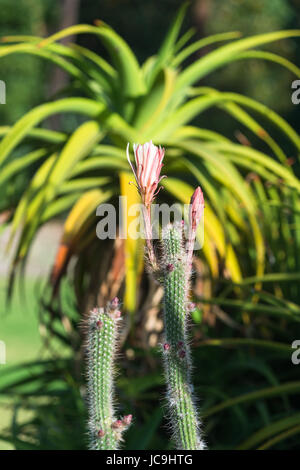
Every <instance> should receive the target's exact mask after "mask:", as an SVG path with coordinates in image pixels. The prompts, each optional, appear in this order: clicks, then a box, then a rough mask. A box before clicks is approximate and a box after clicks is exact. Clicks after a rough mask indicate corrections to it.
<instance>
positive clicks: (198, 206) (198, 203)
mask: <svg viewBox="0 0 300 470" xmlns="http://www.w3.org/2000/svg"><path fill="white" fill-rule="evenodd" d="M203 210H204V198H203V193H202V191H201V188H200V186H198V188H197V189H196V190H195V192H194V194H193V195H192V197H191V202H190V216H189V219H190V226H191V227H192V230H196V228H197V226H198V224H199V222H200V220H201V217H202V214H203Z"/></svg>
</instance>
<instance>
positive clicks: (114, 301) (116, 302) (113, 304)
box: [110, 297, 120, 308]
mask: <svg viewBox="0 0 300 470" xmlns="http://www.w3.org/2000/svg"><path fill="white" fill-rule="evenodd" d="M119 303H120V301H119V299H118V297H114V298H113V299H112V301H111V303H110V305H111V308H118V306H119Z"/></svg>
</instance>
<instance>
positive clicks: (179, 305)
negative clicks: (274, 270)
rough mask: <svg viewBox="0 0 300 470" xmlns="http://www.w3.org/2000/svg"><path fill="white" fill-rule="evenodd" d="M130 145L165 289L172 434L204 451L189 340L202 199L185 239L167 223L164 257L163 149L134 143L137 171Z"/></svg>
mask: <svg viewBox="0 0 300 470" xmlns="http://www.w3.org/2000/svg"><path fill="white" fill-rule="evenodd" d="M128 148H129V146H127V158H128V161H129V164H130V166H131V169H132V171H133V173H134V176H135V179H136V183H137V189H138V191H139V193H140V194H141V197H142V202H143V205H144V211H143V216H144V226H145V234H146V254H147V257H148V261H149V266H150V270H151V272H152V274H153V276H154V277H155V278H157V279H158V280H159V281H160V282H161V283H162V285H163V287H164V300H163V303H164V326H165V343H164V344H163V348H162V349H163V356H164V367H165V376H166V382H167V388H168V394H167V399H168V406H169V415H170V421H171V424H172V428H173V436H174V439H175V441H176V445H177V448H178V449H185V450H202V449H205V444H204V441H203V439H202V437H201V434H200V425H199V418H198V416H197V411H196V406H195V401H194V397H193V392H192V388H193V387H192V384H191V358H190V348H189V345H188V341H187V332H186V330H187V321H188V317H189V313H190V311H191V302H189V297H188V292H189V281H190V276H191V268H192V259H193V250H194V243H195V239H196V231H197V226H198V224H199V222H200V220H201V218H202V215H203V210H204V199H203V194H202V191H201V188H200V187H198V188H197V189H196V190H195V192H194V194H193V196H192V198H191V203H190V213H189V232H188V236H187V240H185V239H184V233H183V229H184V222H183V221H182V222H180V223H174V224H169V225H167V226H166V227H164V228H163V230H162V256H160V257H159V259H158V257H157V256H156V253H155V252H154V247H153V234H152V223H151V203H152V202H153V199H154V197H155V196H156V195H157V194H158V192H159V189H160V188H158V184H159V182H160V181H161V179H162V177H161V176H160V172H161V169H162V160H163V157H164V152H165V151H164V149H161V148H158V147H156V146H155V145H154V144H153V143H152V141H150V142H148V143H146V144H144V145H134V147H133V148H134V152H135V161H136V168H134V167H133V165H132V163H131V161H130V157H129V152H128Z"/></svg>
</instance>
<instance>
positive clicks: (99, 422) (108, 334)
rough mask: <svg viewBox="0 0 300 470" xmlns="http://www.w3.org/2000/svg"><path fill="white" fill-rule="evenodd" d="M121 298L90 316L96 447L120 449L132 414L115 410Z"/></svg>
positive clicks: (89, 389) (89, 356) (91, 441)
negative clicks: (116, 360) (117, 417)
mask: <svg viewBox="0 0 300 470" xmlns="http://www.w3.org/2000/svg"><path fill="white" fill-rule="evenodd" d="M118 308H119V305H118V299H114V300H113V301H112V302H110V303H109V304H108V305H107V307H106V308H105V309H103V308H95V309H93V310H92V311H91V312H90V314H89V315H88V317H87V319H86V329H87V331H86V335H87V342H86V347H87V379H88V384H87V392H88V413H89V422H88V430H89V446H90V449H92V450H116V449H118V447H119V443H120V441H121V440H122V439H121V438H122V432H123V431H124V430H125V429H126V428H128V426H129V425H130V422H131V418H132V416H131V415H128V416H124V417H123V418H122V419H116V417H115V414H114V406H113V401H114V396H113V395H114V391H113V376H114V370H115V365H114V360H115V356H116V350H117V336H118V324H119V321H120V317H121V313H120V311H119V309H118Z"/></svg>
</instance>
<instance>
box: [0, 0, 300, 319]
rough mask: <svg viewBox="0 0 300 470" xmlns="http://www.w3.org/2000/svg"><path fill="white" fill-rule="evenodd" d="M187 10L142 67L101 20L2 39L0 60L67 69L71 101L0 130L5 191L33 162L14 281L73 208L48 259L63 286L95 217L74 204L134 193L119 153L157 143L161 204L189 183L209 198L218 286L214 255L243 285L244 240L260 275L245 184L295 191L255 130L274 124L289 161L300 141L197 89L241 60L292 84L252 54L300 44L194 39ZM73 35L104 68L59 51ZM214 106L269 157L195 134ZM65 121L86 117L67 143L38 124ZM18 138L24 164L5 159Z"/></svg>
mask: <svg viewBox="0 0 300 470" xmlns="http://www.w3.org/2000/svg"><path fill="white" fill-rule="evenodd" d="M186 8H187V5H186V4H184V5H183V6H182V7H181V8H180V10H179V12H178V14H177V15H176V17H175V20H174V22H173V24H172V25H171V27H170V30H169V31H168V32H167V34H166V37H165V40H164V42H163V44H162V46H161V48H160V49H159V51H158V52H157V54H155V55H154V56H152V57H149V59H148V60H146V62H145V63H144V64H142V65H139V64H138V61H137V59H136V57H135V55H134V52H133V51H132V50H131V49H130V48H129V46H128V45H127V44H126V42H125V41H124V40H123V39H122V38H121V37H120V36H119V35H118V34H117V33H116V32H115V31H114V30H113V29H112V28H111V27H109V26H108V25H107V24H105V23H103V22H101V21H98V22H96V24H95V25H94V26H92V25H76V26H72V27H70V28H67V29H65V30H63V31H60V32H58V33H56V34H54V35H52V36H50V37H48V38H46V39H44V38H41V37H35V36H10V37H5V38H2V42H1V45H0V58H1V57H7V56H10V55H12V54H15V53H18V54H20V53H23V54H32V55H34V56H38V57H40V58H41V59H43V60H46V61H50V62H52V63H54V64H55V65H57V66H59V67H61V68H62V69H63V70H65V71H66V72H67V73H68V74H69V75H70V77H71V79H72V84H73V85H74V87H73V88H72V87H71V92H69V91H65V97H63V98H62V99H57V100H55V101H50V102H47V103H44V104H41V105H40V106H37V107H36V108H34V109H32V110H31V111H29V112H28V113H27V114H26V115H25V116H23V117H22V118H21V119H20V120H19V121H18V122H16V123H15V125H14V126H12V127H11V128H10V127H8V126H2V127H0V137H1V142H0V168H1V175H0V184H1V185H4V186H5V185H6V184H8V183H9V182H10V181H11V180H13V178H14V176H15V175H16V173H17V172H21V171H24V170H25V169H26V168H32V167H33V165H34V168H36V169H35V172H34V176H33V178H32V180H31V181H30V183H29V185H28V187H27V188H26V189H25V190H24V193H23V194H22V196H21V198H20V200H19V201H18V205H17V208H16V210H15V211H14V214H13V220H12V227H13V229H12V232H11V240H13V239H14V237H15V236H16V232H17V227H18V228H20V227H21V230H20V233H19V232H18V236H19V238H18V241H17V244H16V251H15V253H14V259H13V264H12V266H13V271H12V272H14V269H15V267H16V266H17V265H18V262H25V260H26V257H27V254H28V252H29V249H30V246H31V244H32V241H33V239H34V236H35V234H36V233H37V230H38V228H39V227H40V226H41V225H42V224H44V223H45V222H46V221H47V220H49V219H51V218H53V217H56V216H58V215H59V214H62V213H65V212H66V211H67V212H68V211H70V210H71V208H72V207H73V209H74V210H73V212H72V217H71V219H70V220H69V222H68V230H66V232H65V234H64V236H63V240H62V246H61V249H60V251H59V253H58V255H57V258H56V261H55V267H56V268H55V272H56V274H58V278H59V277H60V275H61V274H62V273H63V272H64V269H65V268H66V265H67V264H68V261H69V260H70V258H71V257H72V255H74V254H78V253H82V252H84V249H85V246H86V244H85V240H86V234H87V230H88V228H89V227H90V225H91V214H90V212H88V213H82V212H81V211H80V210H79V208H80V207H81V203H80V200H81V198H85V193H86V192H87V191H90V190H93V189H95V188H97V193H96V192H95V193H90V194H91V195H92V194H94V197H95V199H94V201H93V202H91V207H93V208H95V207H96V206H97V204H98V200H99V193H100V192H101V196H100V199H101V200H102V201H104V200H111V199H112V198H113V197H114V196H116V195H119V194H122V195H128V193H129V191H130V188H129V187H128V185H127V184H123V180H124V178H125V179H126V177H127V176H126V175H127V165H126V160H125V155H124V147H125V145H126V144H127V142H128V141H130V142H131V143H132V142H134V141H136V142H144V141H147V140H149V139H150V138H152V139H153V141H154V142H155V143H156V144H161V145H167V146H168V149H169V150H168V154H167V156H166V159H165V164H166V168H167V170H168V175H169V178H168V180H166V182H165V185H164V186H165V189H166V191H165V194H166V197H169V196H171V197H172V198H175V200H178V201H179V202H182V203H187V202H188V201H189V199H190V196H191V194H192V185H193V184H194V183H199V184H201V186H202V187H203V190H204V191H205V193H206V195H207V202H206V217H205V227H204V230H205V240H206V243H205V246H204V248H203V256H204V257H205V260H206V263H207V265H208V267H209V269H210V271H211V274H212V276H213V277H218V275H219V270H220V266H219V258H221V259H222V260H224V265H225V268H226V271H227V273H228V275H229V276H230V277H231V278H232V279H233V280H234V281H235V282H240V281H241V279H242V277H243V268H242V266H241V265H240V262H239V259H238V253H239V250H240V249H241V247H242V246H245V244H244V243H243V242H244V240H247V242H248V244H247V246H248V247H249V248H248V251H247V256H248V258H249V263H250V264H251V265H253V269H254V270H255V271H256V274H257V275H262V274H263V272H264V266H265V243H264V239H263V231H262V228H261V225H260V224H259V223H258V222H257V217H256V216H257V213H258V210H259V207H258V202H257V197H256V194H255V192H254V191H253V188H252V187H250V186H249V185H248V183H247V181H245V178H244V175H245V172H247V171H253V170H255V171H256V173H257V174H258V175H260V177H261V178H262V179H263V180H269V181H271V182H277V181H278V179H279V178H280V179H282V180H283V181H284V183H285V184H286V185H288V186H289V187H292V188H294V189H295V190H296V191H297V193H299V189H300V184H299V181H298V179H297V178H296V177H295V175H294V173H293V171H292V169H291V168H290V167H289V166H288V165H287V158H286V152H285V150H284V149H282V148H281V147H280V145H279V144H278V142H277V141H276V137H277V136H276V134H275V133H274V136H271V135H270V134H269V133H268V131H267V129H265V128H264V127H263V125H262V124H261V122H262V121H264V122H267V123H269V124H271V125H272V126H275V127H276V128H277V129H278V132H280V133H282V135H283V137H285V138H286V139H287V140H288V141H289V142H290V144H291V145H292V148H293V154H294V155H296V154H297V153H298V151H299V148H300V141H299V136H298V135H297V133H296V132H295V131H294V130H293V129H292V128H291V126H290V125H289V124H288V123H287V122H285V121H284V120H283V119H282V118H281V117H280V116H278V115H277V114H276V113H275V112H274V111H271V110H269V109H268V108H266V107H265V106H264V105H263V104H261V103H258V102H256V101H255V100H253V99H251V98H249V97H245V96H242V95H239V94H237V93H230V92H221V91H218V90H214V89H211V88H208V87H203V86H200V87H199V81H200V80H201V79H203V78H205V77H207V76H208V75H209V74H210V73H212V72H214V71H217V70H220V69H221V67H224V66H227V65H229V64H231V63H234V62H235V61H237V60H266V61H271V62H274V63H276V64H277V65H278V66H282V67H286V68H287V69H289V70H290V71H291V72H292V73H293V74H295V75H297V76H299V75H300V74H299V69H298V68H297V67H296V66H295V65H294V64H292V63H290V62H289V61H288V60H286V59H285V58H283V57H280V56H278V55H276V54H274V53H272V54H271V53H269V52H267V51H260V50H257V47H260V46H264V45H267V44H270V43H272V42H274V41H278V40H283V39H285V38H289V37H293V36H299V35H300V32H299V31H298V30H290V31H279V32H271V33H266V34H261V35H256V36H252V37H249V38H240V33H238V32H229V33H224V34H217V35H214V36H211V37H208V38H203V39H201V40H198V41H194V42H190V41H191V38H192V36H193V31H187V32H186V33H185V34H183V35H182V36H181V37H179V34H180V29H181V26H182V22H183V18H184V15H185V10H186ZM74 34H75V35H79V34H93V35H95V36H97V37H98V38H99V40H100V41H101V42H102V44H103V46H104V47H105V48H106V49H107V52H108V55H109V57H110V61H107V60H104V59H103V58H102V57H100V56H99V55H97V54H95V53H94V52H93V51H91V50H88V49H86V48H84V47H81V46H78V45H77V44H70V45H68V46H66V45H62V44H60V43H59V40H60V39H63V38H66V37H68V36H71V35H74ZM225 42H227V44H225V45H224V44H222V43H225ZM217 44H221V45H219V46H218V47H216V48H214V49H213V50H211V51H210V52H208V53H207V54H206V55H204V56H203V57H201V58H200V59H198V60H196V61H195V62H193V63H192V64H190V65H185V60H186V59H188V58H189V57H190V56H191V54H193V53H194V52H195V51H199V50H200V49H201V48H202V47H204V46H207V45H210V46H211V47H213V46H215V45H217ZM68 93H70V95H68ZM210 108H219V109H221V110H223V111H224V112H226V113H227V114H228V115H229V116H230V117H231V118H233V122H234V120H235V121H236V122H237V123H238V125H239V126H243V127H245V128H246V129H247V130H248V131H249V133H250V134H252V135H253V136H255V137H256V138H258V139H260V140H261V141H262V142H263V144H264V148H265V151H264V152H263V151H261V150H257V149H255V147H249V146H244V145H242V144H240V143H238V142H234V141H232V140H230V139H229V138H227V137H225V136H223V135H221V134H219V133H218V132H217V129H216V130H215V131H212V130H210V129H208V128H201V127H199V126H197V125H196V124H195V119H196V118H197V117H199V116H202V115H203V113H204V112H205V111H206V110H208V109H210ZM66 113H69V114H81V115H82V116H83V117H84V119H85V120H86V122H84V123H83V124H80V125H79V126H78V127H77V128H75V129H74V131H73V133H71V134H69V133H66V132H64V131H63V129H62V131H60V132H58V131H53V130H51V129H47V128H43V127H41V124H42V123H43V122H44V121H45V119H47V118H48V117H50V116H52V115H55V114H66ZM25 141H26V142H28V141H29V142H32V143H34V144H35V149H33V151H30V152H29V153H28V150H26V151H25V150H24V154H23V155H22V156H21V157H19V158H18V159H17V160H11V156H12V155H13V154H14V151H15V149H16V148H17V147H19V146H20V145H21V147H22V143H23V142H25ZM36 145H38V148H37V149H36ZM289 156H290V155H289ZM118 176H119V181H120V184H119V182H118ZM91 195H90V198H91V197H92V196H91ZM134 202H136V201H134ZM77 204H78V205H77ZM3 209H4V207H3ZM75 209H78V211H76V210H75ZM76 212H77V213H76ZM72 224H73V225H72ZM249 233H251V237H249ZM95 237H96V235H95V234H94V238H95ZM125 249H126V250H127V255H128V256H126V263H127V264H126V280H127V291H126V293H125V307H126V308H127V309H128V310H131V311H134V309H135V298H136V297H135V292H136V285H135V284H136V283H137V282H138V266H139V265H140V263H139V262H136V259H137V258H138V256H139V255H138V253H140V249H139V247H138V243H137V242H136V243H135V242H134V241H133V240H127V241H126V243H125ZM253 253H255V255H253ZM62 254H63V256H62ZM133 260H135V261H133ZM79 270H81V268H80V267H79ZM54 282H55V280H54Z"/></svg>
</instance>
